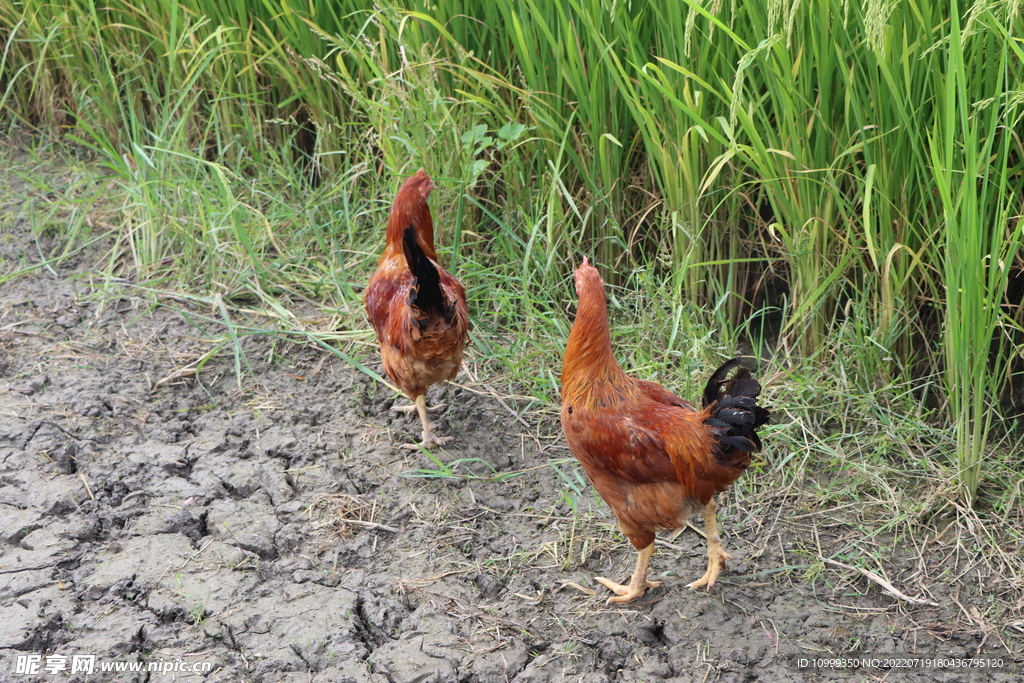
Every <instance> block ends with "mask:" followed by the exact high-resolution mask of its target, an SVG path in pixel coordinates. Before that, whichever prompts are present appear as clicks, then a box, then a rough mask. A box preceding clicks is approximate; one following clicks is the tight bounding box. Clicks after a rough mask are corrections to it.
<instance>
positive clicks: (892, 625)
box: [0, 204, 1024, 683]
mask: <svg viewBox="0 0 1024 683" xmlns="http://www.w3.org/2000/svg"><path fill="white" fill-rule="evenodd" d="M17 208H18V207H17V206H15V205H13V204H9V205H8V206H6V207H3V208H2V211H3V212H5V214H6V216H5V217H4V219H3V220H2V221H0V225H2V226H3V228H2V229H3V233H2V240H0V249H2V253H0V255H2V257H3V259H4V261H3V267H2V269H0V274H4V273H9V272H12V271H13V270H15V269H16V268H18V267H22V266H24V265H26V264H30V263H33V262H35V261H38V252H37V249H36V239H37V238H35V237H33V235H32V232H31V230H30V228H29V226H28V225H27V224H26V223H25V221H24V220H22V219H20V218H18V219H14V218H13V216H14V215H16V213H17V211H16V209H17ZM39 239H43V240H44V242H45V238H39ZM42 246H43V247H44V248H45V247H48V246H51V245H48V244H45V243H44V244H43V245H42ZM101 247H102V245H98V246H97V251H96V252H95V253H91V252H90V253H86V254H83V255H80V256H78V257H74V258H72V259H70V260H67V261H65V262H63V263H61V264H59V266H54V267H53V271H52V272H51V271H50V270H49V269H45V268H41V269H38V270H36V271H35V272H34V273H33V274H31V275H27V276H24V277H19V278H16V279H14V280H11V281H8V282H6V283H3V284H0V519H2V523H0V530H2V534H3V535H2V539H0V680H4V681H54V680H65V681H107V680H110V681H115V680H117V681H129V680H130V681H136V680H138V681H161V680H181V681H200V680H205V681H252V682H254V683H270V682H274V681H296V682H297V681H341V682H344V683H457V682H458V683H504V682H506V681H514V682H516V683H546V682H548V681H561V680H565V679H570V680H579V681H584V682H585V683H602V682H604V681H616V682H623V683H626V682H631V681H659V680H666V681H680V682H682V681H694V682H696V683H704V682H705V681H730V682H732V681H755V680H756V681H766V682H768V681H779V680H834V679H841V680H912V681H931V680H937V681H989V680H991V681H1004V680H1024V678H1022V677H1021V675H1020V674H1018V673H1014V671H1013V670H1011V669H1009V668H1004V669H1001V670H973V671H967V670H958V671H952V670H936V669H934V668H919V669H897V670H886V669H884V668H880V667H879V668H867V669H860V670H856V671H855V670H852V669H846V670H839V671H827V670H820V669H819V670H815V669H809V668H801V667H800V666H799V665H798V663H797V662H796V660H797V659H798V658H804V659H814V658H822V657H824V658H834V657H835V656H836V655H841V654H843V653H847V654H850V653H864V654H867V655H870V656H874V657H879V658H883V657H900V658H912V657H933V656H943V657H975V656H982V657H988V658H992V657H1000V658H1002V659H1003V660H1004V661H1005V662H1006V663H1007V664H1011V663H1012V662H1014V661H1018V662H1019V661H1021V660H1022V659H1024V657H1022V654H1021V652H1022V640H1021V638H1020V637H1019V636H1017V637H1015V636H1014V632H1013V629H1007V628H1003V627H1001V626H999V627H996V626H993V625H992V624H991V623H989V620H988V615H990V614H992V605H993V604H994V603H996V602H997V601H999V600H1003V599H1006V598H1004V597H1003V596H1004V595H1007V594H1008V593H1007V586H1006V585H1005V584H1004V583H1002V580H1001V578H1000V577H999V576H996V575H991V574H989V573H986V572H984V570H983V569H982V568H979V567H980V565H977V563H976V562H975V563H974V564H971V560H970V558H967V559H966V560H963V564H961V565H952V564H950V565H949V571H946V572H941V571H940V572H934V571H923V570H922V565H921V564H920V562H921V561H922V560H921V559H920V558H922V557H923V558H924V560H923V561H925V562H927V563H949V562H952V561H953V560H950V558H949V557H947V556H946V555H944V554H943V553H944V551H943V549H942V548H941V547H938V546H937V547H935V548H934V549H932V550H929V549H928V548H925V549H924V552H925V555H923V556H921V555H919V554H918V549H915V548H907V549H906V551H905V552H903V553H901V552H896V553H893V554H892V555H886V556H882V557H880V558H878V559H879V562H880V564H879V568H880V569H881V571H882V572H884V574H885V575H886V577H887V578H888V580H890V581H892V583H893V584H894V585H895V586H897V587H898V588H899V589H900V590H901V591H903V593H905V594H907V595H909V596H911V597H918V596H920V597H921V598H922V599H924V600H926V601H928V602H934V603H935V604H936V605H937V606H933V605H929V604H913V603H910V602H907V601H904V600H899V599H896V598H894V597H892V596H891V595H889V594H887V593H885V592H883V591H882V590H881V589H880V587H879V586H878V585H877V583H875V582H872V581H870V580H868V579H866V578H864V577H863V576H861V575H859V574H857V573H855V572H853V571H848V570H844V569H842V568H837V567H831V566H827V567H824V568H822V566H821V563H820V561H818V559H817V558H819V557H821V556H824V557H828V556H829V555H830V554H831V553H832V552H833V550H834V549H836V548H840V547H843V546H845V545H847V544H848V543H849V538H850V536H851V535H856V534H858V533H859V532H858V531H857V530H856V529H855V528H853V527H843V526H838V527H837V526H827V525H819V524H817V518H816V517H815V510H814V509H808V508H807V507H806V505H805V504H803V503H802V502H801V499H800V496H799V495H798V492H797V494H794V492H793V490H792V488H789V489H787V490H786V491H784V492H783V491H779V490H777V488H776V487H773V481H772V479H771V476H770V475H767V474H759V473H757V472H751V473H750V475H749V476H750V478H751V481H750V482H749V483H748V484H747V485H746V486H745V487H744V488H742V489H741V490H738V491H735V492H732V493H729V494H726V495H725V496H723V498H722V500H721V503H720V513H719V514H720V517H719V519H720V524H721V526H722V529H723V532H724V537H725V543H726V546H727V548H728V549H729V551H730V552H731V553H732V555H733V558H734V560H733V562H732V563H731V565H730V567H729V569H728V570H727V572H726V574H725V575H724V576H723V578H722V580H721V581H720V582H719V584H718V585H717V586H716V587H715V588H714V589H713V590H712V591H710V592H705V591H696V592H691V591H688V590H687V589H686V588H685V586H686V583H688V582H689V581H691V580H693V579H694V578H697V577H698V576H700V574H702V573H703V571H704V566H705V563H706V560H705V555H704V553H705V545H704V542H703V539H701V538H700V536H698V535H697V533H695V532H694V531H693V530H692V529H691V530H686V531H684V532H683V533H682V534H681V535H680V536H678V537H677V538H675V539H673V540H671V541H666V542H665V543H664V545H661V546H659V549H658V552H657V553H656V555H655V558H654V561H653V565H652V572H653V574H654V575H655V576H657V577H659V578H662V579H664V584H663V585H662V587H661V588H658V589H654V590H651V591H650V592H649V593H648V594H647V596H646V597H645V598H644V599H642V600H640V601H638V602H636V603H633V604H631V605H628V606H625V607H622V606H606V605H605V604H604V598H605V597H607V593H606V592H605V591H604V590H603V589H601V587H600V586H598V585H597V584H596V583H595V581H594V577H595V576H597V575H609V576H612V577H617V578H624V577H626V576H627V575H628V573H629V572H630V570H631V569H632V566H633V562H634V560H635V554H634V553H633V551H632V550H631V548H630V547H629V546H628V544H627V543H626V542H625V541H624V540H622V539H621V538H620V537H618V535H617V533H616V531H615V527H614V524H613V520H612V518H611V517H610V515H609V514H608V511H607V510H606V508H605V507H604V506H603V504H602V503H601V502H600V501H598V500H595V498H594V496H593V494H592V493H591V491H590V489H589V487H585V486H579V485H578V481H579V480H578V472H579V470H578V469H577V468H576V467H575V465H574V464H572V463H571V462H565V461H564V459H565V458H566V457H568V455H569V454H568V451H567V450H566V448H565V444H564V441H563V440H562V438H561V435H560V429H559V426H558V423H557V419H555V416H554V413H553V412H551V411H548V412H547V413H536V414H535V413H526V414H525V422H526V426H524V424H523V422H522V420H523V418H522V417H517V416H515V415H513V414H512V411H516V410H522V407H521V406H519V405H518V404H517V403H516V402H515V401H514V400H513V399H502V400H501V401H499V400H498V399H497V398H495V397H494V396H493V395H492V394H491V392H490V391H489V390H488V389H487V388H486V387H485V381H484V380H483V379H481V381H480V382H479V383H478V382H474V381H470V380H469V379H468V378H467V376H465V375H464V376H461V377H460V383H462V384H463V386H461V387H453V386H449V387H448V388H447V389H445V390H444V392H443V396H442V395H441V393H438V394H437V395H432V399H434V400H437V399H440V398H443V400H445V401H446V402H447V403H448V407H447V408H446V409H445V410H444V411H443V412H442V413H441V414H440V416H439V418H438V420H439V423H440V426H441V429H440V432H441V433H443V434H450V435H454V436H455V440H454V442H453V443H451V444H449V446H448V447H447V448H446V449H444V450H440V451H438V453H437V454H436V457H437V458H438V459H439V460H440V463H435V462H433V461H431V460H430V459H429V458H427V456H426V455H424V454H422V453H419V452H409V451H404V450H400V449H398V448H396V444H399V443H408V442H410V441H412V440H413V439H414V438H415V437H416V436H417V435H418V424H417V421H416V418H415V416H413V417H408V416H405V415H403V414H398V413H395V412H392V411H390V410H389V408H390V407H391V406H392V405H393V404H395V403H404V402H405V401H404V399H402V398H400V397H397V396H396V395H395V394H394V393H392V392H391V391H390V390H389V389H388V388H387V387H385V386H383V385H381V384H378V383H375V382H373V381H372V380H371V379H370V378H369V377H368V376H367V375H365V374H363V373H361V372H359V371H357V370H355V369H353V368H352V367H351V366H349V365H347V364H346V363H344V362H343V361H341V360H339V359H338V358H336V357H335V356H333V355H331V354H329V353H326V352H324V351H323V350H320V349H315V348H305V347H301V346H282V345H281V344H280V343H277V344H275V343H274V342H273V341H272V340H270V339H259V338H253V339H248V340H246V341H245V343H244V351H245V357H246V359H247V360H248V362H249V365H250V368H248V369H243V372H242V374H241V376H238V375H236V374H235V371H234V358H233V356H232V354H231V353H230V351H226V352H225V353H224V354H222V355H220V356H218V357H216V358H214V359H213V360H211V361H210V362H209V363H207V364H206V365H205V367H204V368H203V370H202V372H201V373H200V374H199V375H198V376H196V375H194V374H190V373H189V372H181V373H179V374H178V376H177V377H175V373H176V372H177V371H180V370H182V369H183V368H186V369H187V368H188V367H189V364H190V363H194V362H195V361H196V360H197V359H198V358H199V357H200V356H201V355H202V354H203V353H205V352H206V351H208V350H209V348H210V347H209V343H208V342H207V339H208V338H209V335H208V334H204V333H203V331H202V330H200V329H197V327H196V326H194V325H193V324H192V323H191V322H190V320H189V319H187V318H186V315H185V314H187V312H188V311H187V308H188V307H187V305H186V304H184V303H181V302H173V306H155V307H154V306H151V305H150V304H148V303H146V301H144V300H143V299H141V298H138V297H134V296H132V294H131V292H130V291H128V290H125V291H117V290H110V289H107V290H104V291H100V290H99V289H97V288H96V287H94V286H92V285H91V284H90V282H91V279H90V277H89V276H88V273H89V272H90V271H91V269H92V268H93V267H95V266H96V264H97V263H98V262H99V260H100V257H101V256H102V254H103V253H105V252H103V250H102V248H101ZM19 264H20V265H19ZM183 313H185V314H183ZM189 317H191V318H192V319H193V320H194V319H195V318H194V316H189ZM363 360H364V362H366V363H367V364H369V365H372V366H375V367H376V365H375V364H376V362H377V361H376V358H375V354H374V353H372V352H371V351H370V350H369V349H368V350H367V351H366V354H365V356H364V357H363ZM168 377H173V379H170V380H169V381H166V382H164V383H163V384H159V382H160V380H162V379H164V378H168ZM477 377H479V375H477ZM787 455H788V454H786V453H781V452H773V451H772V450H771V448H770V446H769V450H768V452H767V453H766V456H765V457H766V458H768V459H769V460H770V461H777V460H778V459H781V458H784V457H786V456H787ZM460 459H465V460H466V462H464V463H463V464H460V465H452V463H453V462H454V461H457V460H460ZM552 462H554V463H555V466H554V467H552V466H551V463H552ZM449 472H452V473H454V474H458V475H460V476H445V475H446V474H448V473H449ZM471 472H472V473H476V474H477V475H479V477H480V478H471V477H469V476H468V475H469V474H470V473H471ZM492 473H496V474H497V475H499V477H498V478H494V477H488V475H490V474H492ZM513 473H519V474H516V475H515V476H506V477H504V478H502V476H500V475H511V474H513ZM559 473H561V475H560V474H559ZM930 553H931V554H930ZM933 555H934V556H933ZM960 559H962V558H960ZM957 561H959V559H958V560H957ZM961 571H963V572H964V573H961ZM923 577H928V579H927V581H926V580H925V579H924V578H923ZM936 577H938V578H936ZM595 587H596V589H595ZM592 593H593V594H592ZM1020 607H1021V606H1020V605H1016V606H1013V605H1008V606H1007V609H1010V608H1013V609H1018V610H1019V609H1020ZM997 611H998V610H997ZM965 614H967V615H971V614H974V615H976V617H977V624H974V625H973V626H971V625H970V623H969V622H970V620H969V619H968V620H965V617H964V615H965ZM32 654H36V655H40V656H41V657H42V662H41V663H42V665H45V664H46V663H47V659H46V657H47V656H52V655H57V656H66V657H67V658H68V660H67V663H66V665H65V666H66V668H64V669H62V670H60V673H46V672H43V671H41V672H40V673H38V674H34V675H33V674H28V675H26V674H23V673H19V671H18V662H19V657H21V658H22V659H21V660H20V661H21V662H22V665H23V666H24V664H25V662H26V661H27V660H26V659H25V658H24V656H26V655H32ZM74 655H93V656H95V657H96V661H95V663H94V666H95V669H94V673H92V674H91V675H90V674H86V673H74V674H71V673H70V671H69V670H70V667H71V657H72V656H74ZM49 661H50V662H51V663H55V664H57V665H59V660H53V659H51V660H49ZM104 662H106V663H114V662H121V663H124V662H141V663H143V665H144V666H145V665H148V664H149V663H156V664H157V665H160V666H167V665H168V663H170V665H171V666H175V667H177V670H175V671H173V672H169V673H166V674H161V673H158V672H149V673H146V672H143V673H131V672H121V673H100V672H99V668H100V666H101V664H102V663H104ZM196 664H198V665H199V666H198V667H197V668H198V669H202V668H203V666H204V665H208V670H207V671H206V672H205V673H193V672H192V671H191V668H190V667H192V666H193V665H196ZM1016 666H1017V667H1018V669H1019V667H1020V664H1017V665H1016ZM183 667H184V668H189V670H188V671H182V670H181V669H182V668H183Z"/></svg>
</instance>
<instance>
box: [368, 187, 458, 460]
mask: <svg viewBox="0 0 1024 683" xmlns="http://www.w3.org/2000/svg"><path fill="white" fill-rule="evenodd" d="M433 189H434V182H433V181H432V180H431V179H430V176H428V175H427V174H426V172H425V171H424V170H423V169H422V168H421V169H420V170H419V171H417V172H416V174H415V175H413V176H412V177H410V178H409V179H407V180H406V181H405V183H404V184H403V185H402V187H401V189H399V190H398V194H397V195H396V196H395V203H394V204H393V205H392V206H391V214H390V215H389V216H388V229H387V235H386V246H385V247H384V255H383V256H381V258H380V263H379V264H378V266H377V271H376V272H375V273H374V274H373V277H371V278H370V284H369V286H368V287H367V288H366V312H367V314H368V315H369V316H370V322H371V323H372V324H373V329H374V331H375V332H376V333H377V341H378V342H380V356H381V360H382V361H383V363H384V371H385V372H386V373H387V375H388V377H390V378H391V380H392V381H393V382H394V383H395V384H397V385H398V388H399V389H401V390H402V391H404V392H405V393H406V395H408V396H409V398H411V399H412V400H413V402H414V405H412V406H407V407H404V408H398V410H405V411H410V412H411V410H413V409H415V410H417V411H418V412H419V415H420V421H421V422H422V423H423V441H422V442H421V443H420V444H418V445H413V444H408V445H406V446H404V448H418V447H419V446H422V447H424V448H431V447H433V446H436V445H440V444H444V443H446V442H448V441H449V440H451V437H439V436H437V435H435V434H434V426H433V425H432V424H431V423H430V421H429V420H428V419H427V413H428V412H433V411H435V410H437V409H439V408H440V407H441V406H435V407H433V408H427V389H428V388H429V387H430V386H431V385H432V384H437V383H439V382H445V381H448V380H452V379H455V375H456V374H458V372H459V367H460V366H461V365H462V348H463V346H464V345H465V343H466V334H467V331H468V330H469V312H468V309H467V308H466V290H465V289H464V288H463V287H462V284H461V283H460V282H459V281H458V280H456V279H455V278H454V277H452V276H451V275H450V274H449V273H448V272H447V271H445V270H444V268H442V267H441V266H440V265H438V263H437V252H435V251H434V223H433V220H432V219H431V217H430V207H429V206H427V198H428V197H429V196H430V192H431V190H433Z"/></svg>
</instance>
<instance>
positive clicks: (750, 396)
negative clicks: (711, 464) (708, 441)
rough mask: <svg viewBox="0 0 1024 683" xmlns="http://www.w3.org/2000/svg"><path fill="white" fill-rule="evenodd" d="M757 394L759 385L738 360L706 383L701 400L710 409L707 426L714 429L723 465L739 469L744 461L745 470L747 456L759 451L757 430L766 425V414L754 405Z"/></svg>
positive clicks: (726, 364) (759, 442) (719, 369)
mask: <svg viewBox="0 0 1024 683" xmlns="http://www.w3.org/2000/svg"><path fill="white" fill-rule="evenodd" d="M734 369H735V372H732V371H733V370H734ZM760 393H761V383H760V382H758V381H757V380H756V379H754V378H753V377H752V376H751V374H750V370H748V369H747V368H745V367H743V365H742V364H741V363H740V361H739V359H738V358H734V359H732V360H731V361H729V362H727V363H725V364H724V365H722V366H721V367H720V368H718V369H717V370H715V372H714V374H712V375H711V378H710V379H709V380H708V383H707V386H706V387H705V388H704V396H703V399H702V400H703V404H704V407H705V408H707V407H708V406H711V415H710V416H708V418H707V420H706V422H707V424H709V425H711V426H712V427H713V428H714V432H715V435H716V437H717V438H718V443H719V449H718V457H719V459H720V460H722V461H723V462H727V463H729V464H734V465H737V466H739V462H738V461H739V460H743V461H744V463H743V465H742V466H746V461H747V460H748V459H749V454H750V452H751V451H757V450H760V449H761V439H760V438H758V436H757V431H756V430H757V428H758V427H760V426H761V425H764V424H768V418H769V413H768V411H767V410H766V409H765V408H762V407H761V406H759V405H757V396H758V394H760ZM737 451H740V452H739V453H737ZM736 456H742V457H740V458H737V457H736ZM733 461H737V462H735V463H734V462H733Z"/></svg>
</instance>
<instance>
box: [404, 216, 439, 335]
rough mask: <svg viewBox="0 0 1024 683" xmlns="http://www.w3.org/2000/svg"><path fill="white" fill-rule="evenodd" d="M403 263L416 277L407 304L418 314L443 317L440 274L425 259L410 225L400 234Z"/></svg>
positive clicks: (414, 231)
mask: <svg viewBox="0 0 1024 683" xmlns="http://www.w3.org/2000/svg"><path fill="white" fill-rule="evenodd" d="M402 250H403V251H404V252H405V262H406V263H407V264H408V265H409V270H410V271H412V274H413V275H414V276H415V277H416V289H415V290H413V292H411V293H410V295H409V303H411V304H412V305H414V306H416V308H418V309H420V313H423V314H425V315H429V314H431V313H436V314H438V315H445V313H446V311H445V305H444V294H443V293H442V292H441V274H440V273H439V272H438V270H437V266H435V265H434V262H433V261H431V260H430V259H429V258H427V255H426V254H425V253H424V252H423V249H422V248H421V247H420V245H419V242H418V241H417V239H416V228H415V227H413V226H412V225H410V226H409V227H408V228H406V229H405V232H404V233H403V234H402Z"/></svg>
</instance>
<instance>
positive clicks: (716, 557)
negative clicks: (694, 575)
mask: <svg viewBox="0 0 1024 683" xmlns="http://www.w3.org/2000/svg"><path fill="white" fill-rule="evenodd" d="M731 559H732V556H731V555H729V553H727V552H725V548H723V547H722V546H721V544H719V545H717V546H714V545H709V546H708V570H707V571H706V572H704V576H702V577H700V578H699V579H697V580H696V581H694V582H693V583H691V584H690V585H688V586H687V588H690V589H694V588H701V587H703V586H707V587H708V590H711V587H712V586H714V585H715V581H717V580H718V575H719V574H721V573H722V570H723V569H725V563H726V562H728V561H729V560H731Z"/></svg>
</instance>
